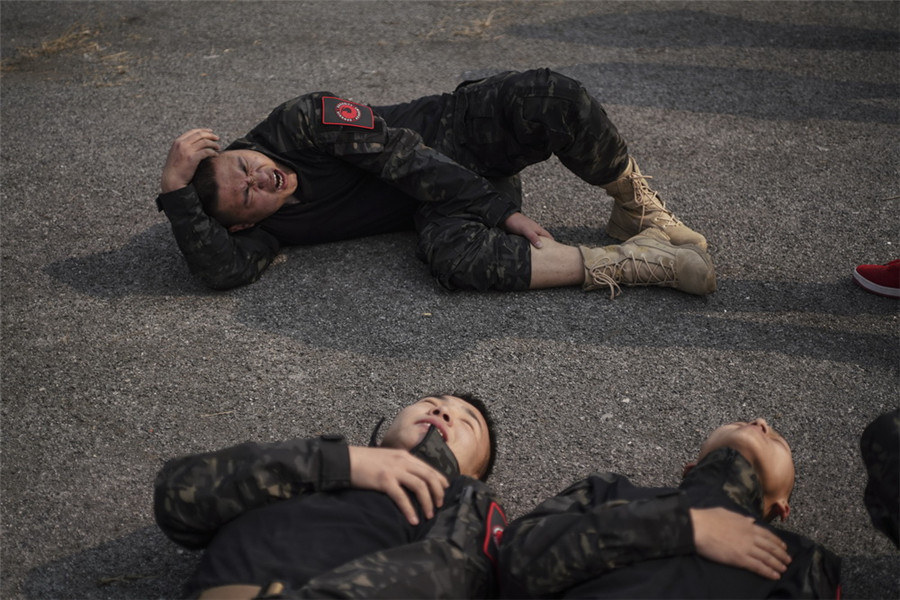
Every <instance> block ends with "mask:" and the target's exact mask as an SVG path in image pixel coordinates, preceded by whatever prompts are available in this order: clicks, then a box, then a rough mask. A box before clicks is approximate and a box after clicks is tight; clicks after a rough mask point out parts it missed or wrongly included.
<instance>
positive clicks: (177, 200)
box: [156, 185, 279, 290]
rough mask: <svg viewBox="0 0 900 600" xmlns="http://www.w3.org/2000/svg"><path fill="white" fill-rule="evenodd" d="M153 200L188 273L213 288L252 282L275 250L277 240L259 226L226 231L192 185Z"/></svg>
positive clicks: (264, 268)
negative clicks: (202, 204) (173, 239)
mask: <svg viewBox="0 0 900 600" xmlns="http://www.w3.org/2000/svg"><path fill="white" fill-rule="evenodd" d="M156 202H157V205H158V206H159V208H160V210H163V211H165V213H166V217H168V218H169V223H171V225H172V234H173V235H174V236H175V241H176V242H177V243H178V247H179V248H180V249H181V253H182V254H183V255H184V259H185V261H187V264H188V268H189V269H190V270H191V273H193V274H194V275H195V276H196V277H198V278H199V279H200V280H201V281H202V282H203V283H205V284H206V285H207V286H208V287H210V288H212V289H214V290H227V289H231V288H233V287H237V286H239V285H245V284H248V283H253V282H254V281H256V280H257V279H259V277H260V275H262V273H263V271H265V270H266V268H267V267H268V266H269V265H270V264H271V263H272V261H273V260H274V259H275V256H277V254H278V250H279V244H278V241H277V240H276V239H275V238H274V237H273V236H272V235H270V234H268V233H266V232H265V231H263V230H261V229H259V228H258V227H253V228H251V229H245V230H242V231H238V232H236V233H229V232H228V230H227V229H225V227H223V226H222V225H221V224H220V223H219V222H218V221H216V220H215V219H213V218H212V217H210V216H209V215H207V214H206V213H205V212H203V208H202V207H201V206H200V200H199V199H198V198H197V192H196V191H194V188H193V186H190V185H189V186H187V187H185V188H181V189H179V190H175V191H174V192H170V193H168V194H161V195H160V196H159V197H158V198H157V200H156Z"/></svg>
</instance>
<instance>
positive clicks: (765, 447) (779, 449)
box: [697, 419, 794, 520]
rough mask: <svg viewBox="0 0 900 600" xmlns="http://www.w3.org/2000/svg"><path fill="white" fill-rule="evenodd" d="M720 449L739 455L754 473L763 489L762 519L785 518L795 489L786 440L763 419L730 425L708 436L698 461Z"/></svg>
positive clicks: (791, 463) (791, 459) (790, 456)
mask: <svg viewBox="0 0 900 600" xmlns="http://www.w3.org/2000/svg"><path fill="white" fill-rule="evenodd" d="M723 447H729V448H734V449H735V450H737V451H738V452H740V453H741V455H742V456H743V457H744V458H746V459H747V461H748V462H749V463H750V464H751V465H752V466H753V469H754V470H755V471H756V475H757V477H758V478H759V481H760V484H761V485H762V490H763V503H764V504H765V506H764V517H765V518H766V519H767V520H771V519H773V518H774V517H775V516H781V518H782V520H784V519H785V518H787V515H788V512H790V508H789V506H788V500H789V499H790V496H791V492H792V491H793V489H794V458H793V456H792V455H791V447H790V446H789V445H788V443H787V441H785V439H784V438H783V437H781V435H780V434H779V433H778V432H777V431H775V430H774V429H772V427H770V426H769V424H768V423H767V422H766V420H765V419H754V420H752V421H749V422H743V421H739V422H736V423H729V424H728V425H723V426H722V427H719V428H718V429H716V430H715V431H713V432H712V433H711V434H710V435H709V437H708V438H707V439H706V441H705V442H703V445H702V446H701V447H700V455H699V457H698V458H697V460H698V461H699V460H702V459H703V457H705V456H706V455H707V454H709V453H710V452H712V451H713V450H717V449H719V448H723Z"/></svg>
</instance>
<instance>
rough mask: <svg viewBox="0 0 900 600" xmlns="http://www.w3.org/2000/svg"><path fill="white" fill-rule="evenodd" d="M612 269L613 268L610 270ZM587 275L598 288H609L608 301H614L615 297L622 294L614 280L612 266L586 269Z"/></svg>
mask: <svg viewBox="0 0 900 600" xmlns="http://www.w3.org/2000/svg"><path fill="white" fill-rule="evenodd" d="M610 267H613V268H610ZM588 273H590V275H591V279H592V280H593V282H594V283H595V284H597V285H598V286H602V285H608V286H609V299H610V300H614V299H615V297H616V296H618V295H619V294H621V293H622V288H620V287H619V284H618V283H617V282H616V279H615V276H614V275H615V268H614V265H604V266H602V267H598V266H594V267H591V268H590V269H588Z"/></svg>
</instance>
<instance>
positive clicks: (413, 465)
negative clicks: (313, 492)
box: [348, 446, 449, 525]
mask: <svg viewBox="0 0 900 600" xmlns="http://www.w3.org/2000/svg"><path fill="white" fill-rule="evenodd" d="M348 450H349V452H350V483H351V485H352V486H353V487H357V488H361V489H370V490H376V491H380V492H384V493H385V494H387V495H388V496H389V497H390V498H391V499H392V500H393V501H394V503H395V504H396V505H397V508H398V509H400V512H401V513H403V516H404V517H405V518H406V520H407V521H409V522H410V523H411V524H413V525H418V524H419V518H418V515H417V514H416V509H415V506H414V505H413V503H412V501H411V500H410V496H409V494H412V495H413V496H414V497H415V499H416V501H417V503H418V505H419V507H420V508H421V509H422V514H424V515H425V517H426V518H428V519H431V518H432V517H434V513H435V510H436V509H437V508H440V507H441V506H443V503H444V489H445V488H446V487H447V486H448V485H449V482H448V481H447V478H446V477H444V475H443V474H441V473H440V472H439V471H437V470H436V469H435V468H433V467H432V466H431V465H429V464H427V463H426V462H424V461H422V460H421V459H419V458H417V457H415V456H413V455H412V454H410V453H409V452H407V451H405V450H395V449H389V448H362V447H359V446H351V447H350V448H349V449H348Z"/></svg>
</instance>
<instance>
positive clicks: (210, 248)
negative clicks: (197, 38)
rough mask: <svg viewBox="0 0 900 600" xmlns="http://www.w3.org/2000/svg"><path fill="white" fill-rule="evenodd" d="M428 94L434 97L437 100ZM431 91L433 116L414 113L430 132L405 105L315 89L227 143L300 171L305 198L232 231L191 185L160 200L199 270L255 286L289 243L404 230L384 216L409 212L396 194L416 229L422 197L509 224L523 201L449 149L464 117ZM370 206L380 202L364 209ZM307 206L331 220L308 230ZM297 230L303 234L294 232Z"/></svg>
mask: <svg viewBox="0 0 900 600" xmlns="http://www.w3.org/2000/svg"><path fill="white" fill-rule="evenodd" d="M430 98H434V99H435V100H434V101H431V102H429V101H428V100H430ZM430 98H426V99H422V100H424V102H421V103H420V105H426V106H428V108H429V110H432V111H433V112H434V119H432V120H425V122H420V121H422V119H418V120H415V121H416V125H415V126H417V127H418V128H419V129H423V131H422V132H418V131H414V130H413V129H410V128H409V127H407V125H410V123H409V122H408V120H407V119H405V115H404V110H405V108H404V107H405V106H406V105H398V106H394V107H383V108H382V109H378V108H376V109H374V110H373V109H372V108H371V107H368V106H365V105H362V104H357V103H353V102H348V101H343V100H340V99H338V98H335V97H334V95H333V94H331V93H330V92H316V93H312V94H307V95H303V96H299V97H297V98H294V99H293V100H290V101H288V102H286V103H284V104H282V105H281V106H279V107H277V108H276V109H275V110H273V111H272V113H271V114H270V115H269V117H268V118H267V119H266V120H265V121H263V122H262V123H260V124H259V125H257V126H256V127H254V128H253V129H252V130H251V131H250V132H249V133H248V134H247V135H246V136H245V137H243V138H241V139H238V140H236V141H235V142H234V143H232V144H230V145H229V146H228V148H227V149H229V150H233V149H248V150H255V151H257V152H261V153H263V154H265V155H267V156H268V157H270V158H272V159H273V160H275V161H276V162H279V163H281V164H284V165H286V166H289V167H290V168H292V169H294V171H295V172H296V173H297V175H298V181H299V189H298V192H297V194H295V195H298V196H299V202H298V203H296V204H289V205H285V206H284V207H282V208H281V209H280V210H279V211H278V212H276V213H275V215H273V216H271V217H269V218H267V219H264V220H263V221H262V222H261V223H260V224H259V226H257V227H255V228H252V229H250V230H249V231H243V232H238V233H237V234H231V233H229V232H228V230H227V229H225V228H224V227H222V226H221V225H220V224H219V223H218V222H217V221H215V220H214V219H212V218H210V217H208V216H207V215H206V214H205V213H204V212H203V210H202V209H201V207H200V202H199V199H198V197H197V193H196V191H195V190H194V188H193V186H187V187H186V188H182V189H180V190H176V191H173V192H170V193H167V194H162V195H160V196H159V197H158V198H157V201H156V202H157V206H158V207H159V210H162V211H165V214H166V216H167V217H168V219H169V221H170V223H171V225H172V232H173V234H174V236H175V239H176V241H177V243H178V246H179V248H180V249H181V252H182V254H183V255H184V257H185V259H186V261H187V263H188V266H189V268H190V270H191V272H192V273H194V275H196V276H197V277H199V278H200V279H201V280H202V281H203V282H204V283H206V284H207V285H208V286H210V287H212V288H214V289H228V288H231V287H235V286H238V285H242V284H246V283H251V282H253V281H256V280H257V279H258V278H259V277H260V275H261V274H262V272H263V271H264V270H265V269H266V267H268V265H269V264H270V263H271V262H272V260H273V259H274V257H275V255H276V254H277V252H278V250H279V247H280V245H281V244H289V245H290V244H304V243H307V244H308V243H317V242H318V241H335V240H337V239H347V238H350V237H359V236H362V235H371V234H374V233H382V232H384V231H387V230H390V229H396V227H394V225H396V222H397V217H396V216H394V217H391V216H390V215H386V214H381V213H384V212H390V211H396V212H400V211H402V210H403V209H401V208H400V207H399V206H398V204H397V202H398V200H396V197H397V196H403V197H405V198H408V199H409V205H410V208H409V209H408V210H407V212H408V215H406V217H407V218H408V221H409V223H410V226H411V223H412V214H413V212H414V211H415V205H416V204H417V203H428V204H429V205H431V206H432V207H434V208H435V209H436V210H435V214H437V215H446V216H452V215H458V214H466V215H471V218H473V219H478V220H480V221H482V222H483V223H485V224H486V225H488V226H496V225H498V224H499V223H501V222H503V220H505V219H506V217H508V216H509V215H511V214H512V213H513V212H515V211H516V210H517V207H516V206H515V204H514V203H513V202H512V201H511V200H510V199H509V198H506V197H504V196H503V195H501V194H500V193H499V192H498V191H497V190H496V189H495V188H494V187H493V186H491V184H490V183H489V182H488V181H487V180H486V179H485V178H483V177H481V176H480V175H478V174H476V173H475V172H474V171H472V170H470V169H469V168H467V167H464V166H462V165H461V164H459V163H457V162H455V161H454V160H453V159H451V158H450V157H449V156H448V154H453V151H452V148H453V142H452V138H453V133H452V130H453V122H454V119H456V115H454V109H453V107H454V105H455V102H454V97H453V95H451V94H444V95H443V96H435V97H430ZM410 105H411V106H412V105H413V104H412V103H411V104H410ZM342 111H343V112H342ZM339 113H340V114H339ZM382 114H384V115H387V116H388V118H389V119H390V122H386V121H385V118H383V117H382ZM347 115H349V116H347ZM432 121H434V122H433V123H432ZM394 123H397V124H398V125H403V126H394V125H393V124H394ZM426 130H427V131H426ZM423 135H424V136H425V139H423ZM388 196H391V197H392V198H388ZM348 201H350V202H355V204H353V207H354V208H353V211H355V212H354V214H358V218H356V217H354V218H353V219H352V221H354V223H347V222H346V221H347V218H346V215H345V214H344V213H345V212H346V210H347V209H345V208H344V207H343V203H346V202H348ZM379 202H381V203H382V204H379ZM366 203H371V204H372V206H371V207H369V208H366V206H365V204H366ZM329 207H333V210H332V209H331V208H329ZM307 210H314V211H320V210H321V211H324V213H325V215H326V217H327V218H323V219H322V222H321V223H322V224H321V226H319V225H318V224H317V225H316V226H313V227H311V228H306V227H304V225H303V224H304V223H305V222H306V221H307V219H305V218H303V213H304V211H307ZM317 214H321V213H317ZM340 220H343V221H344V225H343V226H342V229H341V231H340V232H328V231H325V230H327V229H328V227H329V223H334V222H337V221H340ZM382 221H384V222H382ZM297 228H300V229H301V230H302V231H299V232H298V231H293V230H294V229H297Z"/></svg>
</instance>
